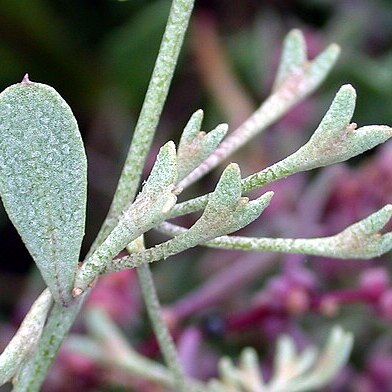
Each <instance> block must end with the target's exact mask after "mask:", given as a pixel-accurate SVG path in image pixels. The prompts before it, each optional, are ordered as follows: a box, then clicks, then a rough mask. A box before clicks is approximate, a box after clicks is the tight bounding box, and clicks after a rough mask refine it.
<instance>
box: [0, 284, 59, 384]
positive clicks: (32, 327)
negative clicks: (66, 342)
mask: <svg viewBox="0 0 392 392" xmlns="http://www.w3.org/2000/svg"><path fill="white" fill-rule="evenodd" d="M51 305H52V296H51V294H50V292H49V290H48V289H46V290H45V291H44V292H43V293H42V294H41V295H40V296H39V297H38V299H37V300H36V301H35V302H34V304H33V305H32V307H31V308H30V310H29V312H28V313H27V315H26V317H25V318H24V320H23V322H22V324H21V325H20V327H19V329H18V331H17V332H16V334H15V336H14V337H13V338H12V340H11V341H10V342H9V344H8V345H7V347H6V348H5V349H4V351H3V352H2V353H1V355H0V386H1V385H3V384H5V383H6V382H8V381H10V380H11V378H12V377H14V375H15V374H16V373H17V372H18V369H19V367H20V366H21V364H22V362H23V361H24V360H25V359H26V358H27V357H28V355H29V354H30V353H31V352H32V351H33V350H34V348H35V346H36V344H37V342H38V340H39V338H40V336H41V332H42V328H43V327H44V324H45V321H46V316H47V313H48V311H49V309H50V307H51Z"/></svg>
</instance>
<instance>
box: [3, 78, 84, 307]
mask: <svg viewBox="0 0 392 392" xmlns="http://www.w3.org/2000/svg"><path fill="white" fill-rule="evenodd" d="M86 185H87V162H86V156H85V152H84V148H83V143H82V139H81V137H80V133H79V129H78V125H77V123H76V120H75V118H74V116H73V114H72V111H71V109H70V108H69V106H68V105H67V103H66V102H65V101H64V100H63V99H62V98H61V96H60V95H59V94H58V93H57V92H56V90H54V89H53V88H52V87H49V86H47V85H44V84H40V83H32V82H30V81H29V80H28V78H26V77H25V78H24V79H23V81H22V83H18V84H15V85H13V86H10V87H8V88H7V89H6V90H4V91H3V92H2V93H1V94H0V194H1V197H2V200H3V203H4V207H5V209H6V211H7V213H8V215H9V217H10V219H11V221H12V222H13V224H14V225H15V227H16V228H17V230H18V232H19V234H20V236H21V237H22V239H23V241H24V243H25V244H26V247H27V248H28V250H29V252H30V254H31V255H32V257H33V258H34V261H35V262H36V264H37V266H38V268H39V269H40V271H41V274H42V276H43V278H44V280H45V282H46V284H47V285H48V287H49V289H50V291H51V293H52V295H53V297H54V299H55V300H56V301H57V302H59V303H62V304H63V305H64V304H67V303H68V302H69V301H70V299H71V290H72V287H73V281H74V278H75V272H76V268H77V263H78V259H79V252H80V246H81V242H82V238H83V234H84V224H85V210H86V194H87V189H86V188H87V186H86Z"/></svg>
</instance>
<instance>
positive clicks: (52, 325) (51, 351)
mask: <svg viewBox="0 0 392 392" xmlns="http://www.w3.org/2000/svg"><path fill="white" fill-rule="evenodd" d="M85 297H86V296H83V297H82V298H81V299H78V300H77V301H74V302H73V303H72V304H71V305H70V306H69V307H67V308H65V307H63V306H61V305H59V304H57V303H55V304H54V306H53V309H52V311H51V312H50V315H49V317H48V321H47V323H46V325H45V328H44V330H43V333H42V336H41V339H40V341H39V343H38V346H37V349H36V351H35V353H34V355H33V356H32V357H31V359H30V361H29V362H27V363H26V364H25V365H24V366H23V367H22V369H21V370H20V373H19V376H18V379H17V383H16V385H15V386H14V389H13V392H36V391H39V390H40V388H41V385H42V383H43V382H44V380H45V377H46V374H47V372H48V370H49V367H50V365H51V364H52V362H53V360H54V358H55V356H56V353H57V351H58V349H59V348H60V346H61V343H62V342H63V340H64V338H65V336H66V335H67V333H68V331H69V329H70V328H71V326H72V324H73V322H74V320H75V318H76V315H77V314H78V312H79V310H80V307H81V305H82V304H83V302H84V301H83V298H85Z"/></svg>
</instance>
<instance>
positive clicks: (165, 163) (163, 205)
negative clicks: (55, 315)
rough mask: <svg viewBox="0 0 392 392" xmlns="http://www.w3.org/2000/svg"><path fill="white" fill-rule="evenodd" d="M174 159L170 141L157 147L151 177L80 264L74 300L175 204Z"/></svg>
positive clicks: (173, 150) (173, 147)
mask: <svg viewBox="0 0 392 392" xmlns="http://www.w3.org/2000/svg"><path fill="white" fill-rule="evenodd" d="M176 182H177V156H176V147H175V145H174V143H173V142H172V141H170V142H168V143H166V144H165V145H164V146H163V147H161V149H160V151H159V153H158V156H157V159H156V161H155V164H154V166H153V168H152V170H151V173H150V175H149V177H148V179H147V181H146V183H145V184H144V186H143V188H142V191H141V192H140V194H139V195H138V196H137V197H136V199H135V201H134V202H133V203H132V204H131V205H130V206H129V207H128V208H127V209H126V210H125V211H124V212H123V213H122V214H121V216H120V217H119V221H118V223H117V225H116V227H115V228H114V229H113V230H112V231H111V232H110V234H109V236H108V237H107V238H106V239H105V241H104V242H103V243H102V244H101V246H99V247H98V249H97V250H96V251H95V252H94V253H93V254H92V255H91V256H90V257H89V258H88V259H87V260H86V261H85V263H83V265H82V267H81V268H80V270H79V271H78V274H77V277H76V281H75V288H74V290H73V295H74V296H78V295H80V294H81V293H83V291H84V290H85V288H86V287H87V285H88V284H91V283H92V282H93V281H94V279H95V278H96V277H97V276H98V275H99V274H100V273H101V271H103V270H104V269H105V266H106V264H107V263H108V262H109V261H110V260H111V259H112V258H113V257H114V256H116V255H117V254H118V253H119V252H120V251H121V250H123V249H124V248H125V247H126V246H127V245H128V244H129V243H131V242H132V241H133V240H135V239H136V238H137V237H139V236H140V235H141V234H143V233H145V232H146V231H148V230H150V229H152V228H153V227H154V226H155V225H157V224H158V223H161V222H162V221H163V220H165V219H166V218H167V216H168V213H169V212H170V210H171V208H172V207H173V206H174V204H175V203H176V201H177V196H176V194H177V190H176V188H175V184H176Z"/></svg>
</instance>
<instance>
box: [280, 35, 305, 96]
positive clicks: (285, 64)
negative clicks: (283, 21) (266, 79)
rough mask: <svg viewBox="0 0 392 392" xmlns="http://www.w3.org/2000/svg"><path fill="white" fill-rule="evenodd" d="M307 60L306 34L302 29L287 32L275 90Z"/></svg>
mask: <svg viewBox="0 0 392 392" xmlns="http://www.w3.org/2000/svg"><path fill="white" fill-rule="evenodd" d="M306 61H307V57H306V42H305V38H304V35H303V34H302V32H301V31H300V30H297V29H294V30H292V31H290V32H289V33H288V34H287V36H286V38H285V40H284V43H283V50H282V55H281V60H280V64H279V68H278V73H277V76H276V79H275V83H274V88H273V90H274V91H275V90H276V89H278V88H279V86H280V85H281V84H282V83H283V82H284V80H285V79H286V78H287V76H288V75H290V74H291V73H292V72H295V70H296V69H298V68H300V67H301V66H302V65H304V63H305V62H306Z"/></svg>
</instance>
